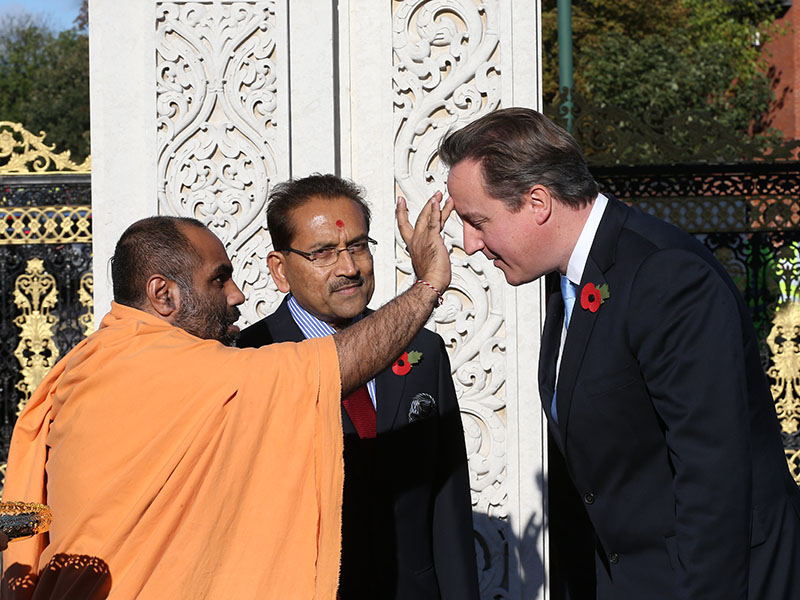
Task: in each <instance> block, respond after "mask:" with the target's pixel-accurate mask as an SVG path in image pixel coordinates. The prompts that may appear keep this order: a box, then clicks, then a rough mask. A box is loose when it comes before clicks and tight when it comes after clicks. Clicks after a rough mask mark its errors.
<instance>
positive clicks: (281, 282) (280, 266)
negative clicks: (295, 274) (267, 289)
mask: <svg viewBox="0 0 800 600" xmlns="http://www.w3.org/2000/svg"><path fill="white" fill-rule="evenodd" d="M286 259H287V256H286V255H285V254H284V253H283V252H278V251H276V250H273V251H272V252H270V253H269V254H267V267H269V274H270V275H272V280H273V281H274V282H275V285H277V286H278V290H279V291H281V292H283V293H284V294H285V293H286V292H288V291H289V290H290V286H289V281H288V280H287V279H286Z"/></svg>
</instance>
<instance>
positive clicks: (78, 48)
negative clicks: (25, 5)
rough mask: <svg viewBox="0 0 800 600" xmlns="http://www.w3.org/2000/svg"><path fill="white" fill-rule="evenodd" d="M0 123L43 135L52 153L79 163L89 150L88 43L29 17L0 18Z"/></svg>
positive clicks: (82, 37) (75, 34)
mask: <svg viewBox="0 0 800 600" xmlns="http://www.w3.org/2000/svg"><path fill="white" fill-rule="evenodd" d="M0 120H1V121H15V122H19V123H22V124H23V126H24V127H25V128H26V129H28V130H29V131H32V132H34V133H38V132H39V131H44V132H45V133H46V134H47V137H46V138H45V141H46V142H47V143H48V144H55V145H56V150H58V151H63V150H70V151H71V153H72V158H73V160H75V161H76V162H81V161H83V159H84V158H86V156H87V155H88V154H89V152H90V146H89V41H88V38H87V36H86V35H85V34H82V33H79V32H78V31H77V30H76V29H72V30H68V31H63V32H61V33H59V34H56V33H54V32H53V31H52V29H50V28H49V27H48V26H47V25H46V24H44V23H43V22H42V20H41V19H37V18H35V17H32V16H30V15H22V16H6V17H4V18H3V19H0Z"/></svg>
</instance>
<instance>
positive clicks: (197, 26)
mask: <svg viewBox="0 0 800 600" xmlns="http://www.w3.org/2000/svg"><path fill="white" fill-rule="evenodd" d="M539 14H540V9H539V0H533V1H532V0H483V1H480V0H385V1H375V0H339V1H337V0H291V2H290V0H251V1H244V0H236V1H233V0H195V1H180V0H175V1H170V2H167V1H157V0H130V1H127V2H117V1H112V0H90V23H91V35H90V42H91V59H92V65H91V68H92V71H91V75H92V154H93V161H94V171H93V210H94V215H95V218H94V223H95V228H94V234H95V254H94V256H95V286H96V287H95V301H96V306H97V309H96V314H97V316H98V318H100V317H102V315H103V314H104V313H105V311H106V310H107V307H108V302H109V300H110V297H111V292H110V286H109V277H108V270H107V268H106V265H107V261H108V258H109V257H110V256H111V253H112V251H113V244H114V242H115V241H116V239H117V238H118V237H119V234H120V233H121V232H122V230H124V228H125V227H127V225H129V224H130V223H131V222H132V221H133V220H135V219H137V218H140V217H143V216H147V215H150V214H158V213H160V214H179V215H191V216H195V217H197V218H199V219H201V220H202V221H204V222H206V223H208V225H209V226H210V227H211V228H212V229H213V230H214V231H215V233H217V235H218V236H219V237H220V238H221V239H222V240H223V241H224V243H225V245H226V247H227V249H228V252H229V253H230V255H231V257H232V260H233V263H234V267H235V274H234V277H235V278H236V280H237V281H238V282H239V283H240V284H241V285H242V287H243V290H244V292H245V295H246V296H247V298H248V299H247V302H246V304H245V306H244V307H243V321H244V322H245V323H250V322H253V321H255V320H256V319H257V318H259V317H260V316H262V315H265V314H268V313H269V312H271V310H272V309H273V308H274V307H275V306H276V305H277V303H278V301H279V299H280V298H279V295H278V294H277V292H276V291H275V287H274V285H273V284H272V282H271V280H270V279H269V276H268V273H267V270H266V262H265V257H266V254H267V252H268V251H269V249H270V242H269V236H268V235H267V233H266V231H265V218H264V209H265V206H266V202H267V198H268V196H269V192H270V189H271V187H272V185H273V184H274V183H275V182H277V181H280V180H283V179H285V178H287V177H290V176H303V175H307V174H309V173H311V172H314V171H320V172H336V173H339V174H342V175H344V176H346V177H351V178H352V179H354V180H355V181H356V182H358V183H359V184H361V185H363V186H365V188H366V189H367V193H368V198H369V200H370V202H371V204H372V206H373V209H374V220H373V229H372V235H373V237H375V238H376V239H378V240H379V246H378V252H377V257H376V282H377V287H376V295H375V300H374V302H373V305H375V306H377V305H379V304H380V303H382V302H384V301H386V300H387V299H389V298H391V297H393V296H394V295H396V293H398V292H399V291H402V290H403V289H405V287H406V286H407V285H408V284H409V275H410V264H409V260H408V257H407V255H406V254H405V251H404V249H403V246H402V244H401V243H400V241H399V238H398V236H397V233H396V228H395V224H394V198H395V196H396V195H398V194H402V195H404V196H406V197H407V198H408V199H409V204H410V207H411V211H412V213H416V212H418V210H419V208H420V206H421V203H422V202H424V200H425V199H427V198H428V197H429V196H430V195H431V194H432V193H433V192H434V191H435V190H443V189H444V188H445V183H446V173H445V170H444V169H443V167H442V165H441V164H440V163H439V161H438V158H437V156H436V148H437V145H438V143H439V140H440V139H441V137H442V135H443V134H444V133H445V132H446V131H447V130H448V129H449V128H451V127H458V126H461V125H464V124H466V123H468V122H469V121H471V120H473V119H475V118H477V117H478V116H480V115H482V114H485V113H487V112H489V111H491V110H494V109H496V108H498V107H503V106H512V105H524V106H532V107H537V106H539V103H540V87H539V86H540V81H541V67H540V52H539V48H538V40H539V32H540V22H539ZM445 239H446V242H447V244H448V247H449V248H450V249H451V252H452V257H453V265H454V270H453V282H452V285H451V288H450V289H449V290H448V292H447V293H446V295H445V303H444V305H443V306H442V307H440V308H439V309H437V310H436V312H435V313H434V315H433V318H432V320H431V322H430V323H429V327H431V328H433V329H436V330H437V331H438V332H439V333H440V334H441V335H442V336H443V338H444V339H445V341H446V343H447V344H448V348H449V351H450V354H451V361H452V366H453V370H454V372H453V375H454V379H455V381H456V386H457V390H458V394H459V402H460V405H461V409H462V415H463V423H464V429H465V435H466V439H467V448H468V452H469V461H470V476H471V487H472V502H473V514H474V524H475V529H476V550H477V553H478V559H479V569H480V572H481V588H482V597H483V598H509V599H523V598H524V599H528V598H537V597H546V596H547V590H546V586H545V584H544V580H545V577H544V572H545V565H546V562H547V556H546V550H545V549H546V543H545V539H546V530H545V528H544V525H543V523H544V520H543V506H544V502H543V498H544V491H543V487H544V484H543V479H544V478H543V475H542V471H543V465H544V464H545V462H546V457H545V450H544V442H543V431H544V425H543V421H542V413H541V409H540V404H539V400H538V397H537V391H536V390H537V383H536V381H537V378H536V361H537V356H538V347H539V333H540V331H541V322H542V314H543V299H542V298H543V292H542V289H541V286H540V284H539V283H538V282H536V283H533V284H529V285H528V286H524V287H521V288H513V287H510V286H508V285H507V284H506V283H505V280H504V278H503V276H502V273H501V272H500V271H498V270H496V269H494V268H493V267H492V265H491V264H490V263H488V261H486V260H485V259H484V258H483V257H482V256H471V257H470V256H466V255H465V253H464V251H463V242H462V234H461V225H460V223H459V222H458V221H457V219H456V218H455V217H454V218H452V219H451V220H450V222H449V223H448V225H447V228H446V230H445Z"/></svg>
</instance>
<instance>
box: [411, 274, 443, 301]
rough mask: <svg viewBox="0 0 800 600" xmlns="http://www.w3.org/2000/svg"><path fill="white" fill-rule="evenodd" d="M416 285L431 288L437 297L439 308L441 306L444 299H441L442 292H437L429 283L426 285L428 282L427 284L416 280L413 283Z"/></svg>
mask: <svg viewBox="0 0 800 600" xmlns="http://www.w3.org/2000/svg"><path fill="white" fill-rule="evenodd" d="M417 283H421V284H422V285H425V286H428V287H429V288H431V289H432V290H433V291H434V292H436V295H437V296H438V300H439V306H441V305H442V303H443V302H444V298H443V297H442V292H440V291H439V290H437V289H436V288H435V287H433V286H432V285H431V284H430V283H428V282H427V281H425V280H424V279H417V280H416V281H415V282H414V284H415V285H416V284H417Z"/></svg>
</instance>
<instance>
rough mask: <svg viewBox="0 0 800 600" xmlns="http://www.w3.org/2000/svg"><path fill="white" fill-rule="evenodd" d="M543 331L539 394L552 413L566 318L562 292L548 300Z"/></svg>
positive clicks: (546, 407)
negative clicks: (563, 322)
mask: <svg viewBox="0 0 800 600" xmlns="http://www.w3.org/2000/svg"><path fill="white" fill-rule="evenodd" d="M546 315H547V316H546V318H545V321H544V331H543V332H542V346H541V350H540V353H539V395H540V396H541V399H542V406H543V407H544V409H545V410H546V411H547V413H548V414H549V413H550V403H551V401H552V399H553V391H554V390H555V384H556V381H555V380H556V361H557V360H558V346H559V344H560V342H561V323H562V321H563V319H564V303H563V302H562V300H561V294H558V293H553V294H552V295H551V296H550V299H549V300H548V302H547V313H546Z"/></svg>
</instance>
